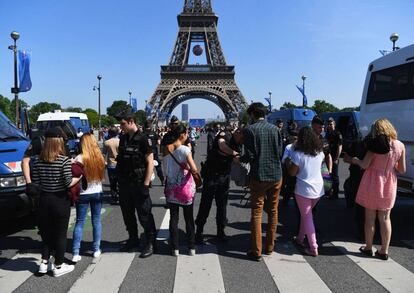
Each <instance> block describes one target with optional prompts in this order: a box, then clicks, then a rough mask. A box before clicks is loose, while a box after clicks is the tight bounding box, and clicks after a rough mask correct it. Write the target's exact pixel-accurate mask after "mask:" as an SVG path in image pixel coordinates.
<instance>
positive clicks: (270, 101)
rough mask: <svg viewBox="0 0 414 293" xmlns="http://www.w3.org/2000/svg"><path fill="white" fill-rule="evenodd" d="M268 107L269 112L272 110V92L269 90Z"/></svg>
mask: <svg viewBox="0 0 414 293" xmlns="http://www.w3.org/2000/svg"><path fill="white" fill-rule="evenodd" d="M269 108H270V111H269V112H272V92H269Z"/></svg>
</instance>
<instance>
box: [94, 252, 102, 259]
mask: <svg viewBox="0 0 414 293" xmlns="http://www.w3.org/2000/svg"><path fill="white" fill-rule="evenodd" d="M101 254H102V251H101V250H97V251H95V252H94V253H93V258H98V257H100V256H101Z"/></svg>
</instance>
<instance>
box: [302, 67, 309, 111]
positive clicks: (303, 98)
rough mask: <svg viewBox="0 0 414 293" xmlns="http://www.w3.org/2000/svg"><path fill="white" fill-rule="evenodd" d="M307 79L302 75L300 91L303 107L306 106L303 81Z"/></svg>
mask: <svg viewBox="0 0 414 293" xmlns="http://www.w3.org/2000/svg"><path fill="white" fill-rule="evenodd" d="M307 78H308V77H307V76H306V75H302V90H303V92H302V96H303V97H302V106H303V107H305V106H306V104H307V103H305V80H306V79H307Z"/></svg>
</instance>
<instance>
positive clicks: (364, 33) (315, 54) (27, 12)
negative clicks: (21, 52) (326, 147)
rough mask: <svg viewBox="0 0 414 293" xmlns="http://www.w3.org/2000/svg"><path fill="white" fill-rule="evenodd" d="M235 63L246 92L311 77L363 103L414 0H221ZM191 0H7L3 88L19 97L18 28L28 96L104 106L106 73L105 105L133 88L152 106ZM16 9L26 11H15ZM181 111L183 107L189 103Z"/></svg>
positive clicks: (317, 94)
mask: <svg viewBox="0 0 414 293" xmlns="http://www.w3.org/2000/svg"><path fill="white" fill-rule="evenodd" d="M212 2H213V9H214V11H215V12H216V14H217V15H218V16H219V17H220V19H219V25H218V30H219V37H220V41H221V44H222V47H223V50H224V53H225V56H226V60H227V63H228V64H230V65H235V66H236V81H237V83H238V85H239V87H240V89H241V91H242V93H243V94H244V96H245V98H246V100H248V101H251V100H254V101H263V99H264V98H265V97H266V96H267V93H268V92H269V91H272V92H273V96H272V98H273V102H274V105H275V106H280V105H281V104H282V103H283V102H284V101H290V102H292V103H296V104H300V103H301V96H300V93H299V92H298V91H297V89H296V88H295V84H300V83H301V80H300V76H301V75H302V74H305V75H307V76H308V77H309V78H308V80H307V83H306V85H307V95H308V99H309V102H310V104H312V103H313V101H314V100H315V99H318V98H319V99H325V100H327V101H329V102H331V103H333V104H335V105H337V106H338V107H345V106H357V105H359V102H360V98H361V92H362V87H363V84H364V79H365V74H366V69H367V65H368V63H369V62H370V61H372V60H373V59H375V58H378V57H380V54H379V52H378V50H380V49H390V48H391V46H392V44H391V42H390V41H389V35H390V34H391V33H393V32H397V33H398V34H399V35H400V40H399V42H398V45H399V46H401V47H404V46H407V45H409V44H412V43H414V34H413V31H412V28H413V27H414V17H413V14H412V12H413V11H414V1H412V0H346V1H345V0H291V1H276V0H249V1H247V0H243V1H240V0H213V1H212ZM183 3H184V0H151V1H143V0H141V1H137V0H119V1H109V0H105V1H104V0H88V1H85V0H71V1H55V0H37V1H33V0H20V1H0V94H3V95H6V96H9V97H11V94H10V88H11V86H12V82H13V80H12V78H13V75H12V68H13V67H12V66H13V65H12V54H11V51H9V50H8V49H7V47H8V46H9V45H10V44H11V39H10V37H9V34H10V32H11V31H12V30H17V31H19V32H20V34H21V39H20V40H19V41H18V46H19V47H20V48H24V49H28V50H30V51H31V53H32V65H31V66H32V70H31V74H32V82H33V89H32V90H31V91H30V92H28V93H22V94H21V97H22V98H23V99H25V100H26V101H27V102H28V103H29V104H32V105H33V104H36V103H38V102H40V101H48V102H58V103H60V104H61V105H62V106H64V107H67V106H81V107H83V108H85V107H92V108H96V107H97V93H96V92H94V91H92V87H93V86H94V85H95V84H96V75H97V74H102V75H103V79H102V109H103V112H105V110H104V109H106V107H107V106H109V105H110V104H111V103H112V101H113V100H115V99H125V100H127V99H128V91H129V90H131V91H132V92H133V96H135V97H137V98H138V104H139V106H140V107H143V105H144V100H146V99H148V98H149V97H150V96H151V95H152V93H153V91H154V90H155V88H156V86H157V84H158V82H159V81H160V75H159V72H160V65H163V64H167V63H168V61H169V58H170V55H171V51H172V48H173V45H174V42H175V39H176V36H177V30H178V25H177V20H176V15H177V14H179V13H180V12H181V10H182V6H183ZM12 11H16V12H17V13H18V15H17V16H15V15H14V14H13V13H12ZM189 104H190V117H193V118H204V117H206V118H208V117H214V116H217V115H218V114H221V112H220V110H219V109H218V108H217V107H216V106H215V105H214V104H212V103H210V102H207V101H201V100H193V101H189ZM179 108H180V109H178V113H180V112H181V107H180V106H179Z"/></svg>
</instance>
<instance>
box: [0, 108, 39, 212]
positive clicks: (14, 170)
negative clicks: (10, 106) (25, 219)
mask: <svg viewBox="0 0 414 293" xmlns="http://www.w3.org/2000/svg"><path fill="white" fill-rule="evenodd" d="M29 143H30V141H29V140H28V139H27V138H26V136H25V135H24V134H23V133H22V132H21V131H20V130H19V129H17V127H16V126H15V125H14V124H13V122H11V121H10V120H9V118H7V116H6V115H4V114H3V113H2V112H1V111H0V218H14V217H22V216H25V215H27V214H29V213H30V211H31V209H32V204H31V200H30V198H29V197H28V196H27V195H26V193H25V190H26V182H25V180H24V177H23V172H22V169H21V161H22V159H23V154H24V152H25V150H26V149H27V147H28V146H29Z"/></svg>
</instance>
